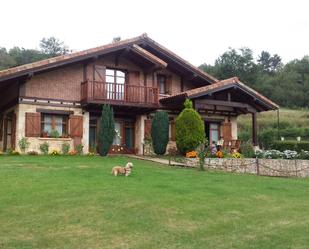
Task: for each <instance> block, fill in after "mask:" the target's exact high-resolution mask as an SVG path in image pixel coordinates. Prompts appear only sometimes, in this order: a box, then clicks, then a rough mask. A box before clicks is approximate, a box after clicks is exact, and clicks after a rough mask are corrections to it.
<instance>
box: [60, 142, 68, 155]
mask: <svg viewBox="0 0 309 249" xmlns="http://www.w3.org/2000/svg"><path fill="white" fill-rule="evenodd" d="M69 151H70V144H69V143H63V144H62V145H61V152H62V154H63V155H67V154H68V153H69Z"/></svg>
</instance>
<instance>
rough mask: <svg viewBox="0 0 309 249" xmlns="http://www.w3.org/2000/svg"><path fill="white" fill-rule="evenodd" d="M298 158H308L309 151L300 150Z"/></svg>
mask: <svg viewBox="0 0 309 249" xmlns="http://www.w3.org/2000/svg"><path fill="white" fill-rule="evenodd" d="M297 158H298V159H303V160H309V151H305V150H302V151H301V152H300V153H299V154H298V156H297Z"/></svg>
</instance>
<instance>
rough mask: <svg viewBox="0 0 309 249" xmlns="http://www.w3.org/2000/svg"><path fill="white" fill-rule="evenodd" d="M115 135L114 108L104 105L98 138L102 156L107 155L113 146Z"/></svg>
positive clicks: (99, 150)
mask: <svg viewBox="0 0 309 249" xmlns="http://www.w3.org/2000/svg"><path fill="white" fill-rule="evenodd" d="M115 134H116V132H115V121H114V112H113V108H112V107H111V106H110V105H103V109H102V116H101V119H100V127H99V136H98V152H99V154H100V155H101V156H106V155H107V153H108V151H109V149H110V147H111V145H112V144H113V140H114V137H115Z"/></svg>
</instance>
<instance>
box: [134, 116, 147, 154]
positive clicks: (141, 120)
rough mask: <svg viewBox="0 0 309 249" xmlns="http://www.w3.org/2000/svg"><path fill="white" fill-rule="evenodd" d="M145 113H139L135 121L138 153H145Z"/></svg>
mask: <svg viewBox="0 0 309 249" xmlns="http://www.w3.org/2000/svg"><path fill="white" fill-rule="evenodd" d="M145 119H147V117H146V116H145V115H137V116H136V122H135V150H136V154H138V155H142V154H143V144H144V134H145Z"/></svg>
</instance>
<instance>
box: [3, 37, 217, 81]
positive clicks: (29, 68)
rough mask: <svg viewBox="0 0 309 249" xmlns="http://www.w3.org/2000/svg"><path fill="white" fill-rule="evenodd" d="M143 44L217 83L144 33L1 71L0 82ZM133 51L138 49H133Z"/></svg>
mask: <svg viewBox="0 0 309 249" xmlns="http://www.w3.org/2000/svg"><path fill="white" fill-rule="evenodd" d="M144 42H145V43H146V44H147V43H148V44H152V45H154V46H155V47H156V48H157V49H161V50H162V51H164V52H165V53H166V54H168V55H169V56H171V57H173V58H174V59H175V60H177V62H178V63H179V64H181V65H182V66H183V67H184V68H186V69H187V70H190V71H192V72H194V73H196V74H198V75H199V76H200V77H201V78H203V79H205V80H207V82H209V81H210V82H212V83H213V82H217V81H218V80H217V79H216V78H214V77H213V76H211V75H209V74H207V73H205V72H204V71H202V70H200V69H199V68H197V67H195V66H194V65H192V64H191V63H189V62H188V61H186V60H184V59H182V58H181V57H180V56H178V55H176V54H175V53H173V52H172V51H170V50H169V49H167V48H165V47H164V46H162V45H161V44H159V43H157V42H155V41H154V40H152V39H151V38H149V37H148V36H147V34H146V33H144V34H142V35H140V36H137V37H134V38H130V39H126V40H120V41H117V42H112V43H110V44H107V45H103V46H99V47H95V48H91V49H87V50H83V51H80V52H74V53H71V54H66V55H60V56H57V57H54V58H50V59H45V60H41V61H37V62H33V63H29V64H25V65H21V66H18V67H13V68H9V69H5V70H2V71H0V82H1V81H4V80H7V79H12V78H15V77H18V76H21V75H27V73H33V72H39V71H41V70H44V69H48V68H53V67H58V66H62V65H65V64H68V63H71V62H77V61H81V60H84V59H87V58H91V57H92V56H94V55H100V54H105V53H108V52H110V51H115V50H118V49H122V48H125V47H127V46H132V47H133V46H134V44H137V45H138V44H140V43H144ZM135 49H139V48H136V47H135ZM141 49H142V50H143V52H144V53H145V52H147V56H151V57H152V59H155V60H157V61H158V60H160V58H158V57H156V56H155V55H151V53H150V52H148V51H147V50H145V49H143V48H140V49H139V51H140V52H142V51H141ZM154 57H155V58H154ZM160 63H163V64H164V62H163V61H160Z"/></svg>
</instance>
